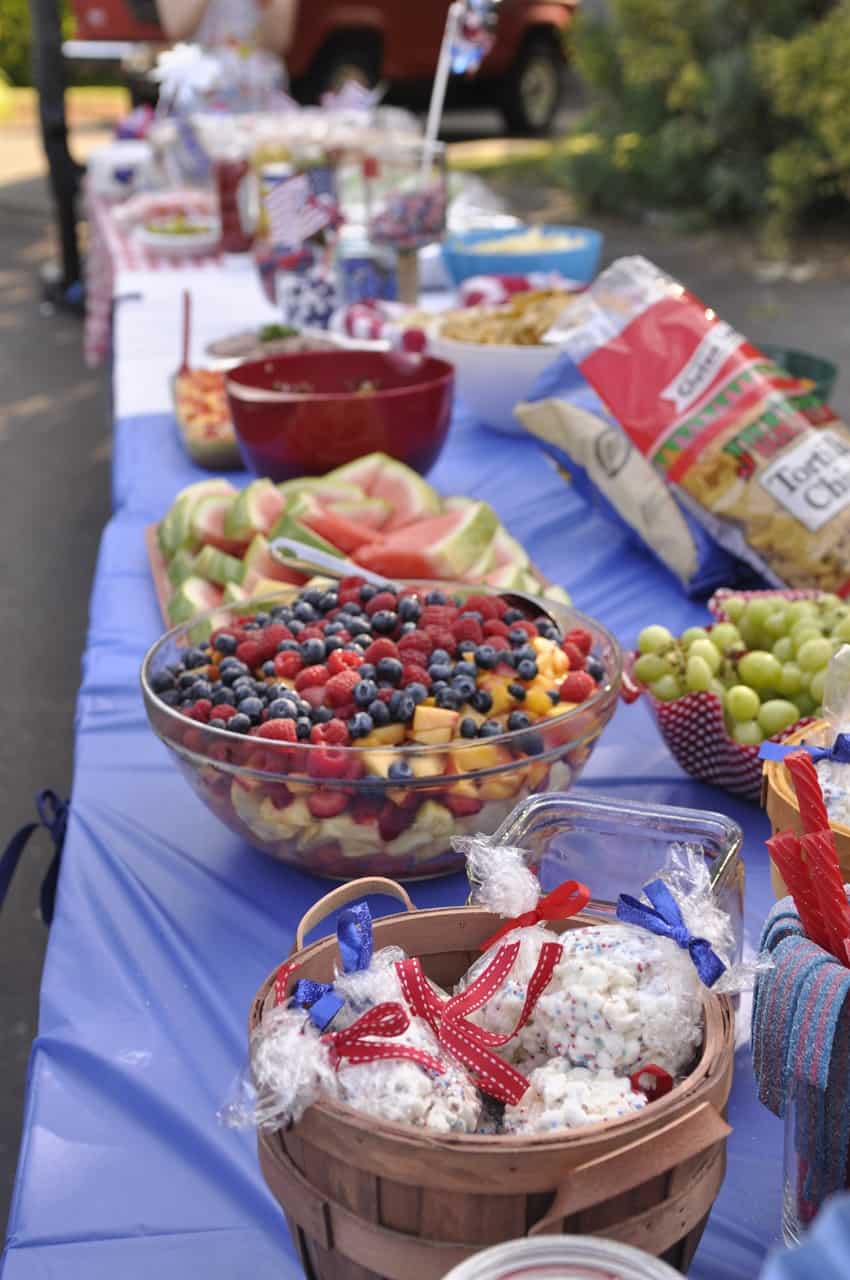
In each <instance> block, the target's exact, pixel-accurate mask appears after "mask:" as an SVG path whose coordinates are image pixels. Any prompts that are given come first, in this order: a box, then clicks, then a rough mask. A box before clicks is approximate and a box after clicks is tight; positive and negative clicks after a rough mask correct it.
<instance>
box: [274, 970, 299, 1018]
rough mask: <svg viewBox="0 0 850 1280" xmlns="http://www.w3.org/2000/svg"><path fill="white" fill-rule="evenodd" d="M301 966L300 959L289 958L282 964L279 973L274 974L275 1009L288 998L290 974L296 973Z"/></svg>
mask: <svg viewBox="0 0 850 1280" xmlns="http://www.w3.org/2000/svg"><path fill="white" fill-rule="evenodd" d="M300 968H301V962H300V960H287V961H286V963H285V964H282V965H281V966H280V968H279V969H278V971H277V973H276V974H275V975H274V1007H275V1009H276V1008H277V1007H278V1005H281V1004H283V1002H284V1000H285V999H286V984H287V982H288V981H289V978H290V975H291V974H293V973H295V972H296V970H298V969H300Z"/></svg>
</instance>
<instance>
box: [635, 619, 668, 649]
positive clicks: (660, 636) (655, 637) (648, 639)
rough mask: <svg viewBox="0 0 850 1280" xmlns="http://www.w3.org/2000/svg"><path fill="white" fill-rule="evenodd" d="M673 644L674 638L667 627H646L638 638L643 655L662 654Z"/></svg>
mask: <svg viewBox="0 0 850 1280" xmlns="http://www.w3.org/2000/svg"><path fill="white" fill-rule="evenodd" d="M672 643H673V636H672V634H671V633H670V632H669V631H668V630H667V628H666V627H660V626H658V625H656V626H652V627H644V629H643V631H641V633H640V635H639V636H638V649H640V651H641V653H662V652H663V651H664V650H665V649H669V647H670V645H671V644H672Z"/></svg>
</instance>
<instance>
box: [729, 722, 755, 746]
mask: <svg viewBox="0 0 850 1280" xmlns="http://www.w3.org/2000/svg"><path fill="white" fill-rule="evenodd" d="M732 737H733V738H734V739H735V741H736V742H740V743H741V745H742V746H744V747H757V746H758V744H759V743H760V742H761V740H762V732H761V729H760V728H759V723H758V720H739V721H738V722H737V724H735V725H734V726H733V727H732Z"/></svg>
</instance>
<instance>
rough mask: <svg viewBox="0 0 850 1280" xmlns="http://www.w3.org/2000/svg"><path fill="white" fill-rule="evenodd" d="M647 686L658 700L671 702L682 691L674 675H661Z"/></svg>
mask: <svg viewBox="0 0 850 1280" xmlns="http://www.w3.org/2000/svg"><path fill="white" fill-rule="evenodd" d="M649 687H650V689H651V690H652V693H653V695H654V697H656V698H657V699H658V701H659V702H672V701H673V699H674V698H678V697H679V696H680V695H681V692H682V688H681V685H680V684H679V681H678V680H677V679H676V677H675V676H674V675H668V676H662V677H661V679H660V680H655V681H654V682H653V683H652V684H651V685H650V686H649Z"/></svg>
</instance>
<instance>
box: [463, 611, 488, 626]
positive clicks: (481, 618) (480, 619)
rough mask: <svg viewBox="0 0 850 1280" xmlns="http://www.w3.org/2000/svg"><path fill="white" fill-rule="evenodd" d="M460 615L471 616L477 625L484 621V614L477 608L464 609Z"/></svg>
mask: <svg viewBox="0 0 850 1280" xmlns="http://www.w3.org/2000/svg"><path fill="white" fill-rule="evenodd" d="M460 616H461V617H462V618H472V620H473V622H477V623H478V624H479V626H480V625H481V624H482V623H483V621H484V615H483V614H482V613H479V612H478V610H477V609H464V611H463V613H462V614H461V615H460Z"/></svg>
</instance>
